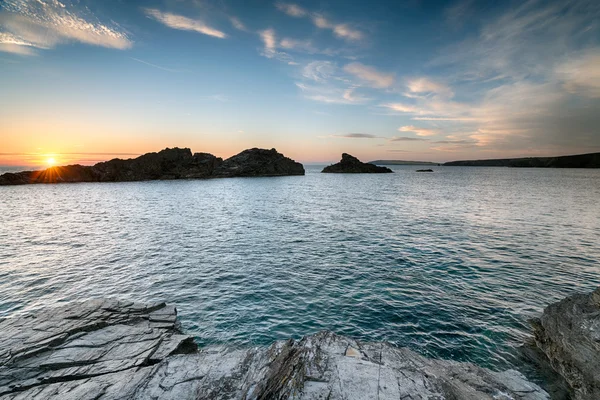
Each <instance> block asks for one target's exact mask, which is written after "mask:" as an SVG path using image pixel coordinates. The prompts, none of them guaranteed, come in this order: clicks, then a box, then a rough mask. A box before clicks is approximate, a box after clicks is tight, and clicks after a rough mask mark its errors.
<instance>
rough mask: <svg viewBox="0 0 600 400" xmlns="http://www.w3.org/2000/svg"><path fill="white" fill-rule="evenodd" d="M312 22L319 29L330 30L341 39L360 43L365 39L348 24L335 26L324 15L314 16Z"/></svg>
mask: <svg viewBox="0 0 600 400" xmlns="http://www.w3.org/2000/svg"><path fill="white" fill-rule="evenodd" d="M312 21H313V23H314V24H315V26H316V27H317V28H321V29H330V30H331V31H333V34H334V35H335V36H337V37H339V38H341V39H346V40H350V41H358V40H361V39H363V38H364V34H363V33H362V32H361V31H359V30H358V29H354V28H352V27H350V25H348V24H335V23H333V22H331V21H329V20H328V19H327V18H325V17H324V16H322V15H319V14H313V15H312Z"/></svg>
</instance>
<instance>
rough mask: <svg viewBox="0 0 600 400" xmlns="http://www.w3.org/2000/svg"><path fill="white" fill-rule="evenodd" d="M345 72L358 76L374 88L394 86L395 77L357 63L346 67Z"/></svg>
mask: <svg viewBox="0 0 600 400" xmlns="http://www.w3.org/2000/svg"><path fill="white" fill-rule="evenodd" d="M344 71H346V72H347V73H349V74H352V75H354V76H356V77H357V78H359V79H361V80H362V81H364V82H367V83H368V84H370V85H371V86H372V87H375V88H379V89H384V88H388V87H390V86H392V85H393V84H394V75H393V74H387V73H383V72H380V71H378V70H376V69H375V68H373V67H370V66H367V65H363V64H361V63H358V62H355V63H351V64H348V65H346V66H345V67H344Z"/></svg>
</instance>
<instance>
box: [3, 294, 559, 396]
mask: <svg viewBox="0 0 600 400" xmlns="http://www.w3.org/2000/svg"><path fill="white" fill-rule="evenodd" d="M176 316H177V311H176V310H175V308H174V307H170V306H167V305H165V304H163V303H160V304H153V305H144V304H136V303H130V302H119V301H115V300H99V301H89V302H84V303H77V304H72V305H68V306H64V307H60V308H56V309H49V310H44V311H41V312H38V313H37V314H35V315H31V316H26V317H20V318H13V319H6V320H4V321H1V322H0V398H1V399H60V400H68V399H315V400H316V399H381V400H383V399H437V400H442V399H457V400H462V399H465V400H466V399H478V400H479V399H490V400H492V399H496V400H498V399H514V400H516V399H526V400H538V399H549V397H548V395H547V394H546V392H544V391H543V390H542V389H541V388H540V387H538V386H537V385H535V384H533V383H530V382H528V381H527V380H526V379H525V378H524V377H523V375H521V374H520V373H519V372H517V371H513V370H509V371H504V372H493V371H490V370H487V369H484V368H480V367H477V366H476V365H473V364H469V363H458V362H453V361H444V360H432V359H428V358H425V357H422V356H420V355H418V354H417V353H415V352H413V351H411V350H408V349H406V348H397V347H394V346H392V345H390V344H387V343H361V342H358V341H355V340H353V339H350V338H347V337H343V336H338V335H336V334H334V333H332V332H328V331H324V332H319V333H317V334H315V335H311V336H306V337H304V338H303V339H301V340H299V341H294V340H287V341H281V342H276V343H274V344H273V345H271V346H270V347H250V348H234V347H231V348H227V347H218V346H212V347H207V348H204V349H201V350H198V348H197V346H196V345H195V344H194V342H193V339H192V337H191V336H188V335H185V334H183V333H182V332H180V330H179V328H178V325H177V322H176Z"/></svg>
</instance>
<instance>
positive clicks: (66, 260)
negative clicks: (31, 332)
mask: <svg viewBox="0 0 600 400" xmlns="http://www.w3.org/2000/svg"><path fill="white" fill-rule="evenodd" d="M318 171H319V168H318V167H309V168H308V169H307V175H306V176H305V177H282V178H267V179H262V178H256V179H223V180H210V181H171V182H139V183H119V184H111V183H106V184H73V185H53V186H52V185H51V186H23V187H2V188H0V317H5V316H10V315H17V314H22V313H26V312H29V311H32V310H36V309H39V308H40V307H43V306H46V305H53V304H59V303H64V302H68V301H73V300H83V299H88V298H94V297H101V296H113V297H118V298H123V299H131V300H137V301H157V300H164V301H168V302H170V303H174V304H175V305H176V306H177V307H178V309H179V310H180V315H181V317H182V322H183V325H184V328H185V329H186V330H187V331H189V332H193V333H195V334H196V335H197V337H198V340H199V342H200V343H201V344H211V343H237V344H244V343H256V344H266V343H270V342H271V341H273V340H277V339H283V338H288V337H300V336H302V335H304V334H307V333H311V332H315V331H318V330H320V329H332V330H334V331H337V332H339V333H342V334H348V335H352V336H356V337H359V338H362V339H365V340H388V341H390V342H393V343H395V344H397V345H401V346H410V347H412V348H413V349H416V350H418V351H420V352H422V353H423V354H427V355H432V356H436V357H443V358H451V359H455V360H463V361H464V360H466V361H473V362H476V363H479V364H481V365H484V366H488V367H492V368H496V369H500V368H506V367H510V366H514V365H515V364H517V363H518V358H517V352H516V350H515V349H516V347H517V346H519V345H520V344H521V343H522V342H523V341H524V340H525V339H526V338H527V337H528V335H529V334H530V329H529V326H528V324H527V319H528V318H530V317H532V316H536V315H538V314H539V313H540V312H541V310H542V308H543V307H544V306H545V305H547V304H548V303H550V302H552V301H555V300H558V299H560V298H562V297H564V296H566V295H569V294H570V293H573V292H575V291H587V290H591V289H593V288H594V287H596V286H597V285H599V284H600V268H599V267H600V266H599V264H598V260H599V259H600V243H599V241H598V240H597V239H598V237H599V234H600V210H599V209H598V205H597V199H598V198H599V197H600V185H598V184H597V183H598V181H600V179H599V178H600V171H597V170H596V171H594V170H587V171H583V170H582V171H578V170H518V169H506V168H504V169H503V168H440V169H438V170H436V172H435V173H434V174H429V175H422V174H416V173H414V169H413V168H402V167H396V172H397V173H396V174H383V175H381V176H369V175H349V176H344V175H322V174H319V173H318Z"/></svg>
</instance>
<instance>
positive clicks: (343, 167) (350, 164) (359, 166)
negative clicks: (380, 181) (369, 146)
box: [321, 153, 394, 174]
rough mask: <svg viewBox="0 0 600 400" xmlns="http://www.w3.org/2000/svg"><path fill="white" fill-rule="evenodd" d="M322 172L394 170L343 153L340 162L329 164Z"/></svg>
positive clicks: (376, 172) (361, 172) (353, 172)
mask: <svg viewBox="0 0 600 400" xmlns="http://www.w3.org/2000/svg"><path fill="white" fill-rule="evenodd" d="M321 172H326V173H336V174H378V173H389V172H394V171H392V170H391V169H389V168H387V167H379V166H377V165H373V164H369V163H364V162H361V161H360V160H359V159H358V158H356V157H353V156H351V155H350V154H347V153H343V154H342V160H341V161H340V162H339V163H337V164H332V165H329V166H327V167H325V168H324V169H323V171H321Z"/></svg>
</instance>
